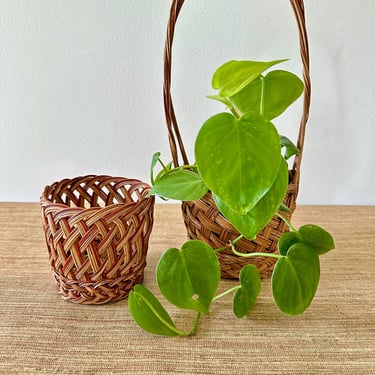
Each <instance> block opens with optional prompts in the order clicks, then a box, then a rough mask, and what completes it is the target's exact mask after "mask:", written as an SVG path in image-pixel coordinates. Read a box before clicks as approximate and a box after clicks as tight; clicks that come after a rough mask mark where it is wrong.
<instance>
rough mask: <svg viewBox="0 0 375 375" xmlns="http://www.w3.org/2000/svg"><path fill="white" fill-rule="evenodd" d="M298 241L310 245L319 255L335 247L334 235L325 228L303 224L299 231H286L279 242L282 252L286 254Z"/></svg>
mask: <svg viewBox="0 0 375 375" xmlns="http://www.w3.org/2000/svg"><path fill="white" fill-rule="evenodd" d="M296 243H304V244H306V245H309V246H310V247H311V248H312V249H313V251H314V252H315V253H316V254H317V255H322V254H325V253H327V252H328V251H330V250H332V249H334V248H335V242H334V240H333V238H332V236H331V235H330V234H329V233H328V232H327V231H326V230H325V229H323V228H321V227H319V226H318V225H314V224H306V225H303V226H302V227H300V228H299V229H298V231H297V232H287V233H284V234H283V235H282V236H281V237H280V240H279V243H278V247H279V251H280V254H283V255H285V254H286V253H287V251H288V249H289V248H290V247H291V246H292V245H294V244H296Z"/></svg>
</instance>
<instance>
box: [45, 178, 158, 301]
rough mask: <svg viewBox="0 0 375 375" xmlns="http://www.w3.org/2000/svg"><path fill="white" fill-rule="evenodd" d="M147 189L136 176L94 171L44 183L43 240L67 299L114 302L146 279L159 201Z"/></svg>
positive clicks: (57, 280)
mask: <svg viewBox="0 0 375 375" xmlns="http://www.w3.org/2000/svg"><path fill="white" fill-rule="evenodd" d="M149 189H150V187H149V186H148V185H147V184H145V183H143V182H141V181H138V180H135V179H126V178H122V177H110V176H94V175H88V176H83V177H77V178H73V179H65V180H62V181H59V182H55V183H53V184H52V185H50V186H46V187H45V189H44V191H43V193H42V196H41V199H40V205H41V209H42V218H43V227H44V232H45V239H46V244H47V248H48V255H49V260H50V264H51V269H52V273H53V277H54V280H55V282H56V286H57V291H58V293H59V294H60V295H61V296H62V297H63V298H64V299H66V300H69V301H71V302H75V303H81V304H103V303H106V302H113V301H117V300H120V299H123V298H126V297H127V296H128V294H129V291H130V289H131V288H132V287H133V286H134V285H135V284H138V283H141V282H142V281H143V275H144V268H145V266H146V254H147V249H148V241H149V237H150V234H151V229H152V225H153V209H154V202H155V200H154V197H153V196H150V197H149V196H148V195H147V193H148V191H149Z"/></svg>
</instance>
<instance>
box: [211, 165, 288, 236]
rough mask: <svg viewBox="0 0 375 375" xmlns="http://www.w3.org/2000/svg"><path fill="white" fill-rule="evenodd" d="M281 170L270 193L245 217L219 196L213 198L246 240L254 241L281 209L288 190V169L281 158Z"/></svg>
mask: <svg viewBox="0 0 375 375" xmlns="http://www.w3.org/2000/svg"><path fill="white" fill-rule="evenodd" d="M280 159H281V162H280V168H279V172H278V174H277V177H276V179H275V181H274V183H273V185H272V187H271V188H270V190H268V192H267V193H266V194H265V195H264V197H263V198H261V199H260V200H259V201H258V202H257V203H256V205H255V206H254V207H253V208H252V209H251V210H250V211H249V212H247V213H246V214H245V215H240V214H238V213H237V212H235V211H233V210H231V209H230V208H229V207H228V206H227V205H226V204H225V203H224V202H223V201H222V200H221V199H220V198H219V197H218V196H217V195H215V194H213V198H214V201H215V204H216V206H217V207H218V209H219V211H220V212H221V213H222V214H223V215H224V216H225V217H226V218H227V219H228V220H229V221H230V222H231V223H232V225H233V226H234V227H235V228H236V229H237V230H238V231H239V232H240V233H241V234H243V235H244V236H245V237H246V238H248V239H250V240H252V239H254V238H255V236H256V235H257V234H258V232H259V231H260V230H261V229H263V227H264V226H265V225H266V224H267V223H268V222H269V221H270V220H271V219H272V217H273V216H274V215H275V213H276V211H277V210H278V209H279V207H280V204H281V202H282V201H283V199H284V196H285V193H286V190H287V188H288V167H287V164H286V162H285V160H284V159H283V158H280Z"/></svg>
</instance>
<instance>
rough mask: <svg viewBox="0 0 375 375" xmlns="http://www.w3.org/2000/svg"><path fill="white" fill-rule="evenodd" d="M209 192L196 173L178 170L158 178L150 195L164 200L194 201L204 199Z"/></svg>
mask: <svg viewBox="0 0 375 375" xmlns="http://www.w3.org/2000/svg"><path fill="white" fill-rule="evenodd" d="M207 191H208V188H207V186H206V185H205V184H204V182H203V181H202V179H201V177H200V175H199V174H198V173H196V172H193V171H190V170H186V169H177V170H173V171H170V172H168V173H167V174H164V175H163V176H161V177H160V178H158V179H157V180H156V181H155V183H154V186H153V187H152V189H151V190H150V194H153V195H159V196H161V197H164V198H169V199H177V200H182V201H192V200H196V199H199V198H202V197H203V196H204V195H205V194H206V193H207Z"/></svg>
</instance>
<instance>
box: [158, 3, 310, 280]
mask: <svg viewBox="0 0 375 375" xmlns="http://www.w3.org/2000/svg"><path fill="white" fill-rule="evenodd" d="M184 1H185V0H172V5H171V9H170V17H169V21H168V27H167V36H166V41H165V49H164V110H165V118H166V125H167V130H168V138H169V145H170V150H171V154H172V159H173V163H174V165H175V166H178V165H179V163H180V158H181V160H182V163H183V164H185V165H187V164H189V161H188V158H187V154H186V152H185V148H184V144H183V141H182V137H181V134H180V131H179V127H178V123H177V119H176V116H175V111H174V107H173V102H172V97H171V66H172V44H173V37H174V32H175V25H176V22H177V18H178V16H179V14H180V11H181V8H182V6H183V4H184ZM290 4H291V6H292V8H293V11H294V15H295V18H296V21H297V25H298V32H299V40H300V54H301V60H302V67H303V80H304V86H305V90H304V97H303V99H304V102H303V113H302V117H301V122H300V129H299V134H298V139H297V147H298V148H299V150H300V153H299V154H298V155H297V156H296V157H295V159H294V163H293V167H292V169H291V170H290V171H289V175H290V184H289V187H288V191H287V194H286V197H285V199H284V203H285V204H286V205H287V206H288V207H289V209H290V214H289V218H290V216H291V214H292V213H293V211H294V208H295V206H296V199H297V194H298V187H299V180H300V167H301V159H302V151H303V144H304V139H305V128H306V123H307V120H308V117H309V108H310V96H311V84H310V73H309V48H308V39H307V32H306V25H305V11H304V2H303V0H290ZM182 211H183V216H184V221H185V225H186V227H187V231H188V235H189V237H191V238H199V239H201V240H204V241H206V242H207V243H209V244H210V245H211V246H213V247H215V248H218V247H223V246H225V245H227V241H228V240H233V239H234V238H235V237H237V236H238V235H239V233H238V232H237V231H236V230H235V229H234V228H233V226H232V225H231V224H230V223H229V222H228V221H227V220H226V219H225V218H224V217H223V216H222V215H221V214H220V213H219V212H218V210H217V208H216V206H215V204H214V202H213V200H212V199H211V198H210V196H209V195H207V196H206V197H204V198H203V199H200V200H199V201H195V202H183V204H182ZM286 230H288V228H287V226H286V225H285V224H284V223H283V222H282V221H281V220H280V219H279V218H278V217H275V218H273V219H272V220H271V222H270V223H269V225H268V226H267V227H266V228H264V230H263V231H262V232H261V233H259V234H258V236H257V238H256V240H255V241H247V240H246V241H242V242H240V243H238V245H237V248H238V249H239V250H240V251H242V252H254V251H256V252H276V251H277V241H278V239H279V238H280V236H281V234H282V233H283V232H284V231H286ZM218 257H219V260H220V264H221V268H222V276H223V277H229V278H237V277H238V274H239V271H240V270H241V268H242V267H243V266H244V265H246V264H248V263H250V260H247V259H244V258H240V257H237V256H235V255H233V254H231V252H230V251H229V250H228V252H225V253H223V254H218ZM251 262H252V263H254V261H251ZM274 263H275V262H274V261H272V260H269V258H267V259H266V258H257V259H256V261H255V264H256V265H257V267H258V269H259V270H260V273H261V274H262V275H263V276H264V275H267V274H269V273H271V272H272V269H273V265H274Z"/></svg>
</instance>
